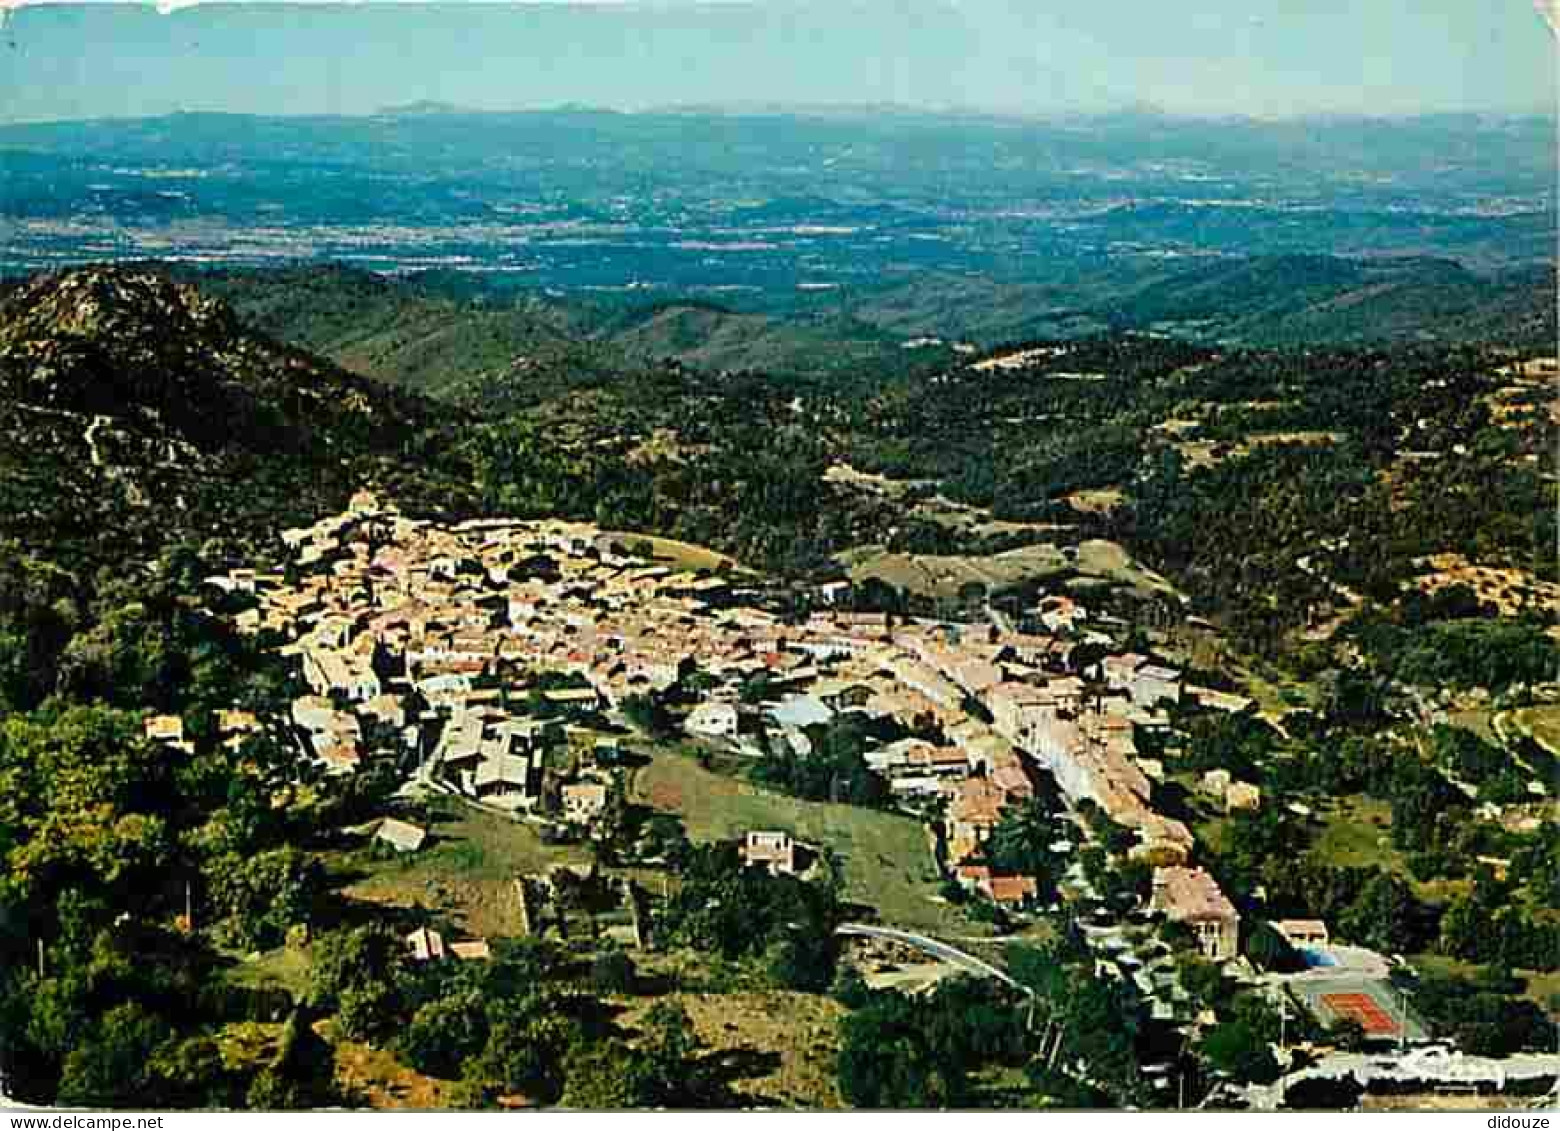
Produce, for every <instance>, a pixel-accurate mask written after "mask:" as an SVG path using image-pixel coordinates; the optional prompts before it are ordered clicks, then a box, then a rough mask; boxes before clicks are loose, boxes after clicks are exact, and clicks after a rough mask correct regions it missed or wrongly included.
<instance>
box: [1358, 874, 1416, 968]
mask: <svg viewBox="0 0 1560 1131" xmlns="http://www.w3.org/2000/svg"><path fill="white" fill-rule="evenodd" d="M1417 919H1418V904H1417V903H1415V901H1414V893H1413V891H1412V890H1411V889H1410V888H1409V886H1408V884H1407V883H1405V882H1404V881H1403V880H1402V879H1401V878H1399V877H1397V876H1394V875H1392V874H1391V873H1389V872H1381V871H1378V872H1377V873H1376V874H1375V875H1374V876H1373V877H1372V878H1371V879H1370V880H1369V881H1368V882H1367V883H1366V885H1365V888H1364V890H1363V891H1361V892H1360V894H1359V898H1358V899H1356V900H1355V901H1354V902H1353V903H1352V904H1351V905H1350V906H1349V907H1348V908H1347V910H1345V911H1344V913H1343V917H1342V919H1341V921H1340V924H1339V925H1340V926H1341V927H1342V928H1343V933H1344V935H1345V936H1346V937H1347V938H1350V939H1354V940H1356V941H1357V942H1360V943H1363V944H1364V945H1366V946H1370V947H1375V948H1376V949H1378V950H1384V951H1387V952H1388V953H1397V952H1402V951H1409V950H1412V949H1414V944H1415V943H1416V942H1417V941H1418V938H1419V926H1418V923H1417Z"/></svg>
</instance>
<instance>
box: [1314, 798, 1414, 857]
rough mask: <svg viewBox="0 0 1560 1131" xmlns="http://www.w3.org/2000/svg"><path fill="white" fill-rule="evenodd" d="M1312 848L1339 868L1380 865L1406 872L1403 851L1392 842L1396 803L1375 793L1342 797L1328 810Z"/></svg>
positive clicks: (1319, 855) (1317, 854)
mask: <svg viewBox="0 0 1560 1131" xmlns="http://www.w3.org/2000/svg"><path fill="white" fill-rule="evenodd" d="M1324 820H1325V824H1324V826H1323V828H1322V833H1321V835H1320V836H1319V837H1318V838H1317V839H1316V843H1315V844H1314V845H1312V848H1311V851H1312V852H1313V853H1315V854H1316V856H1317V857H1318V858H1319V859H1320V860H1322V861H1323V862H1324V863H1327V864H1331V865H1334V866H1335V867H1339V868H1361V867H1368V866H1370V865H1377V866H1379V867H1382V868H1385V869H1387V870H1388V871H1390V872H1397V873H1399V874H1406V872H1407V869H1406V868H1405V866H1404V864H1403V858H1402V854H1401V853H1399V852H1398V850H1397V849H1396V848H1394V847H1393V846H1392V807H1391V806H1390V805H1388V804H1387V803H1386V802H1385V801H1379V800H1377V799H1376V798H1373V797H1363V796H1351V797H1340V798H1338V799H1337V802H1336V805H1335V806H1330V807H1329V808H1328V810H1327V812H1326V814H1325V818H1324Z"/></svg>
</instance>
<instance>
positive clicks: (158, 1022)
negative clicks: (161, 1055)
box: [59, 1002, 173, 1108]
mask: <svg viewBox="0 0 1560 1131" xmlns="http://www.w3.org/2000/svg"><path fill="white" fill-rule="evenodd" d="M172 1038H173V1028H172V1026H170V1025H169V1024H168V1023H167V1022H166V1021H164V1020H163V1019H162V1018H161V1017H158V1016H157V1015H156V1014H153V1013H150V1012H148V1011H147V1010H146V1009H145V1008H144V1007H143V1006H141V1005H140V1004H138V1003H135V1002H128V1003H126V1004H124V1005H118V1006H115V1007H114V1008H113V1009H110V1010H109V1011H108V1012H107V1013H105V1014H103V1016H102V1018H101V1019H100V1020H99V1021H98V1022H97V1024H95V1025H93V1026H92V1028H91V1029H90V1030H89V1031H88V1033H87V1036H86V1039H85V1040H84V1041H83V1042H82V1043H81V1044H80V1045H79V1046H78V1047H77V1048H75V1049H73V1050H72V1051H71V1052H70V1054H69V1055H67V1056H66V1057H65V1064H64V1069H63V1071H62V1072H61V1074H60V1087H59V1102H60V1103H62V1104H64V1105H66V1106H70V1107H98V1108H103V1107H107V1108H114V1107H130V1106H143V1107H157V1106H160V1105H159V1104H158V1102H157V1089H156V1088H155V1086H154V1085H155V1083H156V1076H155V1075H154V1072H153V1067H152V1065H153V1061H154V1057H155V1056H156V1054H157V1053H158V1051H159V1050H160V1049H161V1048H162V1047H163V1046H164V1045H165V1044H167V1043H168V1042H169V1041H171V1040H172Z"/></svg>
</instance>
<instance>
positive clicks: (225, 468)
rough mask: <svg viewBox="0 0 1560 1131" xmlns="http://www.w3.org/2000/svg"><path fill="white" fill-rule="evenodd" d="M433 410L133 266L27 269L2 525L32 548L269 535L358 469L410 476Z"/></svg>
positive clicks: (11, 363)
mask: <svg viewBox="0 0 1560 1131" xmlns="http://www.w3.org/2000/svg"><path fill="white" fill-rule="evenodd" d="M439 419H440V418H439V417H436V416H435V415H434V413H433V412H432V410H431V409H430V407H429V406H428V405H427V403H426V402H424V401H423V400H421V399H420V398H418V397H415V396H413V395H410V394H407V393H405V392H402V391H398V390H394V389H390V388H387V387H385V386H383V385H380V384H378V383H377V382H375V381H372V380H370V379H368V378H364V377H359V376H356V375H353V374H351V373H348V372H346V371H345V370H342V369H340V368H338V367H336V366H335V365H333V364H332V363H330V362H327V361H323V360H321V359H318V358H315V357H313V356H311V355H309V354H307V353H304V352H303V351H301V350H298V349H295V348H293V347H290V346H285V345H282V344H280V343H277V342H275V341H273V340H271V339H269V338H266V337H264V336H263V335H260V334H257V333H254V332H251V331H250V330H248V329H247V328H245V327H244V326H243V325H242V323H241V322H240V320H239V319H238V318H237V316H236V315H235V314H234V313H233V311H232V310H231V309H230V308H229V307H228V306H227V305H226V304H225V303H223V302H221V301H219V300H216V299H213V298H211V297H209V296H207V295H205V294H203V293H202V292H201V291H200V290H199V289H197V288H196V287H194V286H191V285H189V284H187V283H181V282H176V281H173V280H171V279H169V278H167V277H165V276H164V275H162V274H161V273H159V272H156V271H151V270H147V269H145V268H138V267H87V268H78V269H74V270H70V271H66V272H62V273H57V274H51V275H46V276H41V277H39V278H36V279H33V280H31V281H29V282H27V283H25V284H23V285H22V286H20V287H18V288H16V289H14V290H13V291H12V292H11V293H10V294H9V295H8V296H7V297H6V299H5V300H4V301H3V302H0V431H3V434H0V535H3V534H11V535H12V536H14V537H15V538H16V539H17V540H18V541H19V542H20V543H21V544H23V545H25V546H31V547H33V548H36V549H38V550H39V551H42V552H50V553H52V552H54V551H56V550H60V549H61V548H62V547H70V550H69V551H67V552H66V556H67V557H72V558H75V557H78V556H81V555H85V556H86V557H87V558H89V559H93V560H103V559H105V558H106V557H109V556H113V555H116V554H117V553H119V552H120V551H121V550H122V549H124V548H125V547H126V546H135V545H137V544H138V543H139V544H141V545H142V546H143V547H144V548H145V549H146V550H148V551H155V549H156V548H157V547H159V546H161V545H164V544H166V543H167V542H169V541H170V540H174V539H177V538H178V537H180V536H181V535H183V534H193V533H194V532H197V531H199V532H202V533H210V532H216V533H218V534H231V535H232V536H234V537H235V538H239V539H241V540H246V541H247V540H249V539H250V538H260V537H264V536H267V535H268V534H269V533H270V532H271V531H274V530H275V529H276V528H277V526H278V524H281V523H286V522H290V521H294V520H298V519H303V518H308V517H310V516H312V515H314V514H315V513H317V512H319V511H321V510H324V509H328V508H330V507H333V506H336V505H339V504H340V503H341V502H342V501H343V500H344V499H345V498H346V497H347V496H348V495H349V494H350V493H351V491H352V490H354V489H355V488H356V487H357V486H360V485H361V484H362V483H363V482H364V481H367V480H369V479H379V478H382V477H384V476H395V475H401V476H402V477H403V478H404V477H406V476H412V477H417V476H421V475H423V474H424V473H425V470H426V466H425V465H426V464H427V463H437V460H438V458H439V453H440V452H442V450H443V449H442V448H441V447H439V446H438V444H437V440H436V439H435V440H433V441H430V442H432V443H433V444H434V447H433V449H430V450H429V453H426V454H431V455H432V457H433V458H432V459H431V460H426V461H425V460H421V459H413V460H407V459H406V457H407V456H409V455H414V454H419V453H422V451H423V450H422V449H421V448H420V447H419V445H420V444H421V443H422V442H423V441H427V440H429V437H430V436H433V435H434V433H436V432H437V429H438V422H439ZM403 465H405V470H404V471H398V470H397V469H398V468H401V467H402V466H403ZM430 474H431V473H430Z"/></svg>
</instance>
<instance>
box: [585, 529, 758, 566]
mask: <svg viewBox="0 0 1560 1131" xmlns="http://www.w3.org/2000/svg"><path fill="white" fill-rule="evenodd" d="M605 536H606V537H608V538H611V539H613V540H614V541H616V542H617V543H618V544H619V545H621V546H623V547H625V548H627V549H629V550H632V549H633V548H634V547H636V546H638V545H639V544H640V543H641V542H648V543H650V546H651V548H652V550H653V552H654V555H655V564H656V565H668V566H674V567H676V568H677V569H688V570H700V569H708V570H718V569H723V568H725V567H727V566H735V565H736V564H737V563H736V562H734V561H733V560H732V559H731V558H728V557H727V556H726V555H725V554H720V553H716V552H715V551H714V550H711V549H709V548H708V547H705V546H695V545H694V544H693V543H691V542H679V541H677V540H676V539H674V538H656V537H653V536H651V535H649V534H629V533H624V532H623V531H621V530H613V531H607V532H605Z"/></svg>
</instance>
